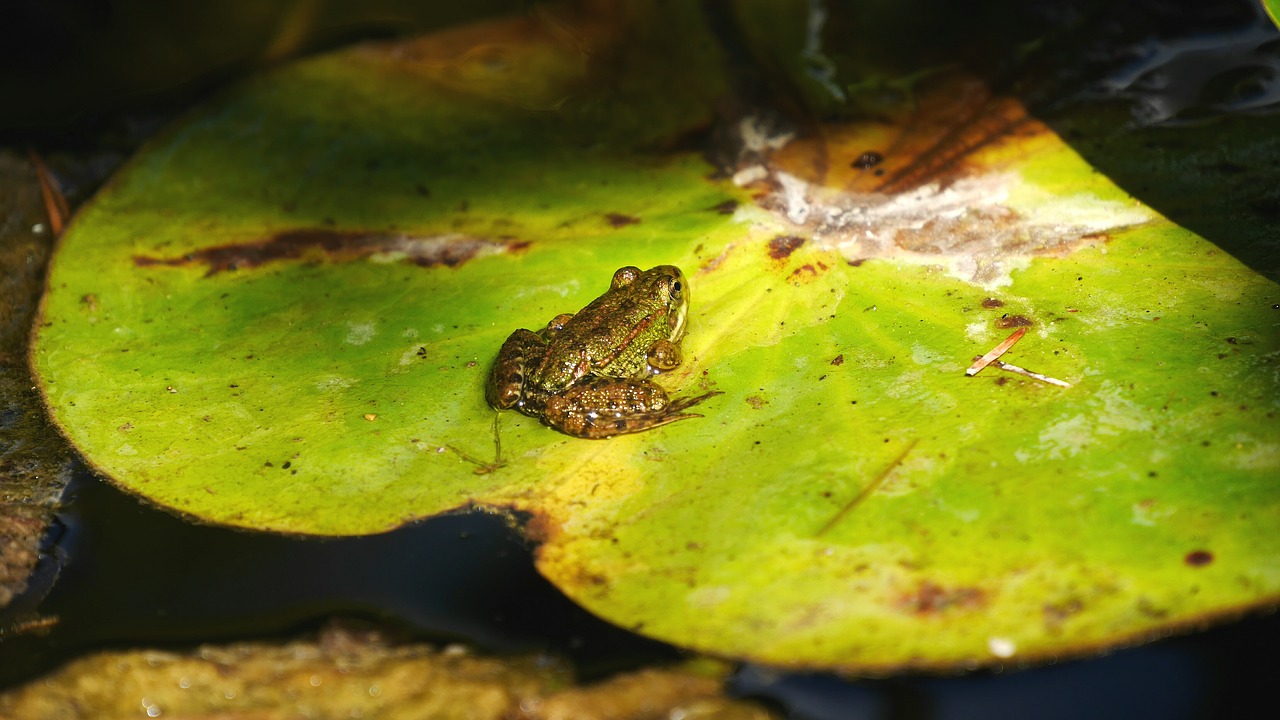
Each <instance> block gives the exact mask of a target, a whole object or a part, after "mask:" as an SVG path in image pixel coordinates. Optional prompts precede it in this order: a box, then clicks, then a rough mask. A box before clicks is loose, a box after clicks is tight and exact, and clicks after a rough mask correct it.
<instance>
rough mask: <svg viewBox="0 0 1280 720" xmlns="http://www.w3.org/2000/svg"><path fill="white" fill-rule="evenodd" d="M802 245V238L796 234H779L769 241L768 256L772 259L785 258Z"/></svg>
mask: <svg viewBox="0 0 1280 720" xmlns="http://www.w3.org/2000/svg"><path fill="white" fill-rule="evenodd" d="M801 245H804V238H802V237H799V236H796V235H779V236H778V237H776V238H774V239H772V240H770V241H769V257H771V258H773V259H774V260H786V259H787V258H788V257H791V253H793V252H795V251H796V250H798V249H799V248H800V246H801Z"/></svg>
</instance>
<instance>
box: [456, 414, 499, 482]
mask: <svg viewBox="0 0 1280 720" xmlns="http://www.w3.org/2000/svg"><path fill="white" fill-rule="evenodd" d="M501 415H502V413H499V412H497V411H494V413H493V462H485V461H483V460H480V459H478V458H474V457H472V456H471V455H468V454H467V453H465V452H463V451H462V450H459V449H458V448H456V447H454V446H452V445H445V446H444V447H445V449H447V450H449V451H451V452H453V453H454V454H455V455H457V456H458V457H460V458H462V459H463V460H466V461H467V462H469V463H471V464H472V465H475V466H476V469H475V470H472V472H473V473H475V474H476V475H488V474H489V473H491V472H493V471H494V470H498V469H500V468H503V467H505V466H506V463H504V462H502V437H501V436H500V435H499V434H498V418H499V417H501Z"/></svg>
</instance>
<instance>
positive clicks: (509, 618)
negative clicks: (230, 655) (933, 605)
mask: <svg viewBox="0 0 1280 720" xmlns="http://www.w3.org/2000/svg"><path fill="white" fill-rule="evenodd" d="M55 532H56V533H58V534H59V536H58V537H57V538H56V540H55V542H54V543H53V545H52V547H51V548H50V550H49V552H48V554H47V555H46V557H45V558H44V560H43V561H42V567H41V570H40V572H39V573H38V577H37V580H36V582H35V583H33V588H32V590H31V591H29V592H28V593H27V594H26V595H25V596H23V597H22V598H19V599H18V601H16V602H15V603H13V605H11V606H10V607H9V608H6V609H5V610H4V611H3V612H0V624H3V625H5V626H7V625H8V624H9V623H10V622H12V620H13V619H14V617H15V616H16V615H21V614H22V613H27V612H30V611H32V610H34V611H36V612H38V613H40V614H42V615H48V616H56V617H57V618H58V622H57V623H56V624H55V625H53V626H52V628H51V629H50V631H49V633H48V634H47V635H43V636H40V635H17V636H10V637H8V638H5V639H4V640H3V642H0V686H10V685H13V684H16V683H20V682H24V681H26V680H29V679H31V678H32V677H34V676H35V675H37V674H39V673H41V672H45V671H48V670H51V669H53V668H54V667H56V666H57V665H58V664H60V663H62V662H65V661H67V660H69V659H71V658H74V657H76V656H78V655H81V654H83V653H86V652H90V651H93V650H96V649H101V648H128V647H139V646H142V647H155V646H164V647H174V648H182V647H190V646H194V645H197V644H200V643H207V642H229V641H233V640H243V639H246V638H270V637H289V636H292V635H296V634H297V633H299V632H303V631H306V630H310V629H314V628H316V627H319V626H320V625H321V624H322V623H324V622H325V621H326V620H327V619H329V618H331V617H335V616H337V617H347V618H361V619H366V620H371V621H373V622H377V623H380V624H382V625H384V626H387V627H389V628H391V629H392V630H393V631H398V632H400V633H403V635H404V637H405V638H406V639H413V640H426V641H432V642H452V641H458V642H465V643H469V644H472V645H474V646H477V647H479V648H480V649H482V650H485V651H489V652H498V653H503V652H536V651H545V652H551V653H557V654H561V655H564V656H566V657H568V658H570V659H571V660H572V661H573V662H574V664H575V666H576V667H577V669H578V671H579V673H580V676H581V677H583V678H585V679H588V680H589V679H592V678H598V677H602V676H604V675H607V674H609V673H612V672H617V671H621V670H625V669H629V668H635V667H641V666H646V665H652V664H662V663H666V662H672V661H677V660H679V659H680V658H681V657H682V656H683V655H682V653H681V652H680V651H679V650H678V649H676V648H673V647H671V646H669V645H665V644H663V643H659V642H656V641H653V640H648V639H646V638H642V637H640V636H638V635H635V634H632V633H630V632H627V631H625V630H623V629H620V628H617V627H614V626H612V625H609V624H608V623H606V622H604V621H602V620H600V619H598V618H595V617H594V616H592V615H590V614H589V613H587V612H586V611H585V610H583V609H581V608H579V607H578V606H576V605H574V604H573V603H572V602H571V601H569V600H568V599H567V598H566V597H564V595H562V594H561V593H560V592H559V591H558V590H556V589H555V588H554V587H552V586H551V585H550V584H549V583H547V582H546V581H545V580H544V579H542V578H541V577H540V576H539V575H538V574H537V572H536V571H535V570H534V568H533V563H532V555H531V552H530V548H529V546H528V545H527V544H526V543H525V542H524V541H523V540H522V539H521V538H520V536H519V534H518V533H517V531H516V530H515V529H513V528H512V527H511V525H510V524H509V523H508V522H507V520H506V519H505V518H503V517H500V516H497V515H492V514H487V513H480V512H473V513H464V514H457V515H450V516H445V517H441V518H436V519H433V520H430V521H426V522H422V523H417V524H415V525H412V526H409V527H405V528H402V529H400V530H396V531H394V532H390V533H385V534H382V535H375V536H370V537H360V538H343V539H315V538H300V537H286V536H280V535H270V534H261V533H249V532H244V531H239V530H231V529H226V528H217V527H210V526H205V525H195V524H191V523H188V522H185V521H184V520H182V519H181V518H178V517H175V516H174V515H172V514H170V513H168V512H166V511H163V510H160V509H157V508H155V507H152V506H149V505H146V504H144V503H142V502H140V501H138V500H136V499H134V498H133V497H131V496H128V495H125V494H124V493H122V492H120V491H119V490H117V489H115V488H114V487H112V486H111V485H109V484H108V483H105V482H103V481H101V480H99V479H97V478H95V477H93V476H92V475H91V474H90V473H89V472H87V471H86V470H84V469H83V468H79V469H77V471H76V473H75V477H74V479H73V481H72V485H71V486H70V489H69V490H68V494H67V503H66V507H65V510H64V512H63V513H62V514H61V515H60V527H59V529H58V530H57V531H55ZM1277 643H1280V617H1277V616H1276V615H1274V614H1268V615H1265V616H1253V617H1249V618H1246V619H1244V620H1241V621H1239V622H1236V623H1233V624H1228V625H1225V626H1222V627H1218V628H1214V629H1211V630H1208V631H1205V632H1201V633H1198V634H1191V635H1186V636H1179V637H1174V638H1169V639H1165V640H1162V641H1158V642H1155V643H1152V644H1149V645H1146V646H1142V647H1138V648H1131V649H1126V650H1120V651H1117V652H1114V653H1111V654H1109V655H1107V656H1104V657H1100V658H1095V659H1087V660H1077V661H1070V662H1064V663H1061V664H1057V665H1050V666H1044V667H1038V668H1032V669H1025V670H1021V671H1017V672H1015V670H1018V669H1017V668H1014V667H1010V668H1007V669H1001V671H999V672H992V671H983V672H978V673H971V674H968V675H964V676H957V677H923V676H915V677H901V678H893V679H883V680H861V681H850V680H844V679H841V678H838V677H835V676H831V675H825V674H803V673H783V672H777V671H773V670H770V669H768V668H762V667H757V666H746V667H743V668H742V669H740V670H739V671H738V672H737V673H736V674H735V676H734V677H733V679H732V680H731V682H730V689H731V691H732V692H734V693H735V694H738V695H743V696H749V697H756V698H761V699H765V700H768V701H770V702H772V703H774V704H776V705H779V706H781V707H783V708H785V709H786V711H787V712H788V713H789V714H788V717H791V718H796V719H797V720H828V719H835V718H850V717H854V718H947V719H952V718H990V717H1037V718H1084V717H1088V718H1094V719H1096V718H1113V717H1114V718H1135V717H1161V718H1188V719H1190V718H1201V717H1221V716H1223V713H1224V712H1225V713H1226V714H1227V715H1234V716H1243V715H1244V714H1247V713H1245V710H1246V709H1247V708H1249V707H1252V706H1256V703H1258V702H1262V701H1265V699H1266V695H1265V693H1267V692H1268V690H1267V688H1268V687H1270V685H1271V684H1272V683H1273V682H1274V681H1275V680H1277V679H1280V671H1278V670H1277V669H1276V665H1275V663H1274V661H1273V652H1274V648H1275V647H1276V645H1277ZM1233 709H1234V710H1233ZM1235 710H1238V712H1236V711H1235Z"/></svg>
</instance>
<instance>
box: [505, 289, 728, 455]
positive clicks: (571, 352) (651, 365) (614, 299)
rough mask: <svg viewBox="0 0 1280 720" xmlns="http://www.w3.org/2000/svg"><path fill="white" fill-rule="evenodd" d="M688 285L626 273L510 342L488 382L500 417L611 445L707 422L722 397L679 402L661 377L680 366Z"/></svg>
mask: <svg viewBox="0 0 1280 720" xmlns="http://www.w3.org/2000/svg"><path fill="white" fill-rule="evenodd" d="M688 318H689V283H688V281H687V280H686V279H685V276H684V273H683V272H681V271H680V268H678V267H676V266H674V265H658V266H656V267H653V268H651V269H649V270H644V271H641V270H640V268H638V267H636V266H634V265H628V266H625V267H621V268H618V270H617V271H615V272H614V274H613V279H612V280H611V281H610V283H609V289H608V291H606V292H605V293H604V294H603V295H601V296H600V297H598V298H596V299H595V300H592V301H591V303H590V304H588V305H587V306H586V307H584V308H582V309H581V310H579V311H578V312H577V313H572V314H569V313H566V314H561V315H557V316H555V317H554V318H552V319H551V320H550V322H548V323H547V325H546V327H544V328H542V329H540V330H538V331H537V332H534V331H532V330H528V329H525V328H521V329H519V330H516V331H515V332H513V333H511V335H510V336H509V337H508V338H507V340H506V342H504V343H503V344H502V347H501V349H499V350H498V357H497V359H496V360H495V361H494V363H493V367H492V369H491V370H490V373H489V378H488V380H487V382H486V383H485V399H486V400H487V401H488V403H489V405H490V407H492V408H494V409H495V410H510V409H515V410H517V411H519V412H521V413H523V414H525V415H528V416H530V417H533V418H537V419H538V420H540V421H541V422H542V423H543V424H545V425H547V426H549V427H551V428H553V429H555V430H558V431H560V432H562V433H565V434H566V435H571V436H574V437H579V438H588V439H603V438H609V437H614V436H616V435H623V434H627V433H638V432H642V431H645V430H650V429H653V428H656V427H660V426H663V425H668V424H670V423H673V422H677V421H680V420H687V419H691V418H698V417H702V415H699V414H697V413H689V412H685V411H686V410H688V409H689V408H691V407H693V406H694V405H697V404H698V403H700V402H702V401H704V400H706V399H707V398H710V397H712V396H714V395H719V394H720V393H718V392H707V393H703V394H701V395H697V396H690V397H681V398H674V399H673V398H671V397H669V396H668V395H667V392H666V390H664V389H663V388H662V386H661V385H659V384H657V383H656V382H654V381H653V379H652V378H653V376H655V375H657V374H659V373H663V372H667V371H670V370H673V369H675V368H676V367H679V365H680V364H681V362H682V361H683V355H682V353H681V349H680V342H681V340H682V339H683V338H684V334H685V327H686V324H687V322H688Z"/></svg>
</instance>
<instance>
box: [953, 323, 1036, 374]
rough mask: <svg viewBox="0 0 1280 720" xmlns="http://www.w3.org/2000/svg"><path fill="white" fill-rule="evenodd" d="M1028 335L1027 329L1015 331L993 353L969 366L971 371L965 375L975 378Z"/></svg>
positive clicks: (966, 371)
mask: <svg viewBox="0 0 1280 720" xmlns="http://www.w3.org/2000/svg"><path fill="white" fill-rule="evenodd" d="M1026 334H1027V329H1026V328H1025V327H1020V328H1018V329H1017V330H1014V331H1013V334H1012V335H1010V336H1009V337H1007V338H1005V339H1004V342H1002V343H1000V344H999V345H997V346H995V347H994V348H992V350H991V352H989V353H987V354H986V355H983V356H982V357H980V358H978V359H977V360H975V361H974V362H973V364H972V365H970V366H969V369H968V370H965V371H964V374H965V375H968V376H969V377H973V376H974V375H977V374H978V373H979V372H981V371H982V368H984V367H986V366H988V365H990V364H991V363H993V362H995V361H996V358H998V357H1000V356H1001V355H1003V354H1005V352H1007V351H1008V350H1009V348H1011V347H1013V346H1014V344H1015V343H1017V342H1018V341H1019V340H1021V339H1022V336H1023V335H1026Z"/></svg>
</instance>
